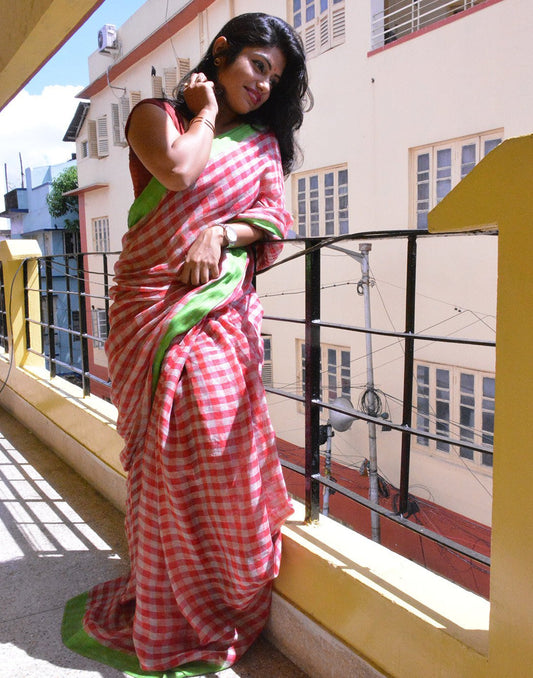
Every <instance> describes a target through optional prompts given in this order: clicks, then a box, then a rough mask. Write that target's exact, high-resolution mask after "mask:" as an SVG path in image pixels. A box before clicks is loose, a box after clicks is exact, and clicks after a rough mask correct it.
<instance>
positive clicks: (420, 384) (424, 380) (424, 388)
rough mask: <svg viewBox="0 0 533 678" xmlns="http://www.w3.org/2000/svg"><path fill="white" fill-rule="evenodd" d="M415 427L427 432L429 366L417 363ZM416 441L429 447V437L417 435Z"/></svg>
mask: <svg viewBox="0 0 533 678" xmlns="http://www.w3.org/2000/svg"><path fill="white" fill-rule="evenodd" d="M416 391H417V397H416V428H417V429H418V430H419V431H423V432H424V433H429V367H427V366H425V365H417V368H416ZM416 442H417V443H418V444H419V445H422V446H423V447H429V439H428V438H425V437H424V436H417V439H416Z"/></svg>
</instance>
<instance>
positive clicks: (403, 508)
mask: <svg viewBox="0 0 533 678" xmlns="http://www.w3.org/2000/svg"><path fill="white" fill-rule="evenodd" d="M416 251H417V242H416V235H412V236H409V238H408V240H407V281H406V290H405V333H406V334H408V335H409V336H408V337H406V339H405V357H404V368H403V414H402V425H403V426H404V427H405V428H406V429H407V428H410V427H411V419H412V411H413V377H414V366H413V363H414V355H415V342H414V338H413V337H414V333H415V294H416ZM410 463H411V434H410V433H409V432H408V431H407V430H405V431H402V454H401V464H400V505H399V513H400V514H401V515H406V514H407V510H408V504H409V471H410Z"/></svg>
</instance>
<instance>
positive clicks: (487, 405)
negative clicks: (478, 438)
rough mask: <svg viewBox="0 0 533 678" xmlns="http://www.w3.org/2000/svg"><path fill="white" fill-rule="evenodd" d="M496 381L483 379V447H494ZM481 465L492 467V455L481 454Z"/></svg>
mask: <svg viewBox="0 0 533 678" xmlns="http://www.w3.org/2000/svg"><path fill="white" fill-rule="evenodd" d="M495 388H496V381H495V379H494V377H484V378H483V391H482V395H483V400H482V419H481V429H482V432H483V433H482V442H483V444H484V445H490V446H491V447H492V445H494V398H495V395H496V394H495ZM481 463H482V464H483V465H484V466H492V454H489V453H486V452H482V453H481Z"/></svg>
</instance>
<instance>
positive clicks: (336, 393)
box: [298, 341, 352, 402]
mask: <svg viewBox="0 0 533 678" xmlns="http://www.w3.org/2000/svg"><path fill="white" fill-rule="evenodd" d="M298 344H299V345H300V346H299V351H298V354H299V356H300V384H301V391H302V395H305V343H304V342H303V341H298ZM320 375H321V376H320V398H322V394H324V395H325V398H326V402H332V401H333V400H335V399H336V398H340V397H341V396H345V397H346V398H350V397H351V388H352V382H351V357H350V349H348V348H344V347H340V346H332V345H328V344H322V345H321V347H320Z"/></svg>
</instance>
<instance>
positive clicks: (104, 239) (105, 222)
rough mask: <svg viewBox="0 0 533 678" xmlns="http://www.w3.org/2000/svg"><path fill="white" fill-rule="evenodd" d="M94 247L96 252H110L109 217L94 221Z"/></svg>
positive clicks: (98, 218)
mask: <svg viewBox="0 0 533 678" xmlns="http://www.w3.org/2000/svg"><path fill="white" fill-rule="evenodd" d="M92 233H93V246H94V251H95V252H109V251H110V249H111V248H110V242H109V217H97V218H96V219H93V220H92Z"/></svg>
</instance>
